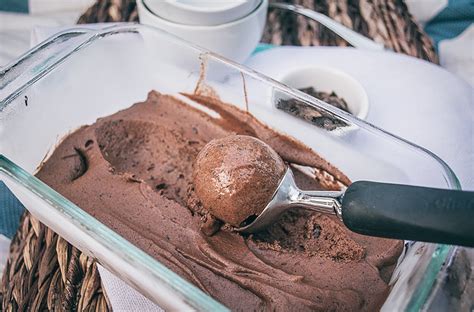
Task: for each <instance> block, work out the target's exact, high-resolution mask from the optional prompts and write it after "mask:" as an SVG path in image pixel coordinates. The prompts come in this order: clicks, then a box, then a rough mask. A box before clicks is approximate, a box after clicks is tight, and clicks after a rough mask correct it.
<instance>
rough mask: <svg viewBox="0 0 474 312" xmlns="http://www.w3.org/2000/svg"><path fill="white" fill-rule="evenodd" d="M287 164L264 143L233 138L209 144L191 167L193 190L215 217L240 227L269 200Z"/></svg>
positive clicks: (255, 214) (245, 138)
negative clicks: (192, 168) (192, 169)
mask: <svg viewBox="0 0 474 312" xmlns="http://www.w3.org/2000/svg"><path fill="white" fill-rule="evenodd" d="M285 171H286V165H285V163H284V162H283V160H282V159H281V158H280V156H279V155H278V154H277V153H276V152H275V151H274V150H273V149H272V148H271V147H270V146H268V145H267V144H266V143H264V142H262V141H260V140H259V139H256V138H254V137H251V136H245V135H232V136H227V137H224V138H220V139H215V140H212V141H211V142H209V143H208V144H207V145H206V146H205V147H204V148H203V149H202V150H201V151H200V153H199V154H198V156H197V159H196V161H195V164H194V174H193V181H194V189H195V192H196V194H197V195H198V197H199V199H200V200H201V202H202V204H203V206H204V207H205V208H206V209H207V210H209V212H210V213H211V214H212V215H213V216H214V217H216V218H218V219H220V220H222V221H224V222H226V223H228V224H231V225H233V226H236V227H239V226H240V225H241V224H242V222H244V221H245V220H247V219H248V218H249V217H252V216H255V217H256V216H257V215H259V214H260V213H261V212H262V210H263V209H264V208H265V206H266V205H267V203H268V202H269V201H270V200H271V199H272V196H273V193H275V190H276V189H277V187H278V184H279V183H280V180H281V178H282V177H283V175H284V174H285Z"/></svg>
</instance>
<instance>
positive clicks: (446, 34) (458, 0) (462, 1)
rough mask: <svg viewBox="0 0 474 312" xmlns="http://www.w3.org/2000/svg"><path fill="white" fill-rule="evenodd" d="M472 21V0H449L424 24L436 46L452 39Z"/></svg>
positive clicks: (473, 16) (473, 5)
mask: <svg viewBox="0 0 474 312" xmlns="http://www.w3.org/2000/svg"><path fill="white" fill-rule="evenodd" d="M472 23H474V0H450V1H449V2H448V5H447V6H446V7H445V8H444V9H443V10H442V11H441V12H439V13H438V15H436V16H435V17H434V18H433V19H431V20H430V21H429V22H428V23H427V24H426V25H425V31H426V33H427V34H428V35H429V36H430V37H431V38H432V39H433V40H434V42H435V44H436V46H438V44H439V42H440V41H442V40H445V39H452V38H455V37H457V36H459V34H461V33H462V32H463V31H464V30H466V28H468V27H469V26H470V25H471V24H472Z"/></svg>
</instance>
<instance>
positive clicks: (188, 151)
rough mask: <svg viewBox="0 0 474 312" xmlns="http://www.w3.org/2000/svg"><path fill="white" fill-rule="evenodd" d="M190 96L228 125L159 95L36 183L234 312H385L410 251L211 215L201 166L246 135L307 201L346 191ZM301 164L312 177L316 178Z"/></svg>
mask: <svg viewBox="0 0 474 312" xmlns="http://www.w3.org/2000/svg"><path fill="white" fill-rule="evenodd" d="M187 96H188V98H189V99H190V100H193V101H196V102H198V103H200V104H202V105H205V106H206V107H207V108H209V109H211V110H214V111H216V112H217V113H218V115H219V117H216V116H210V115H209V114H206V113H205V112H203V111H201V110H198V109H196V108H194V107H191V106H190V105H187V104H186V103H184V102H182V101H180V100H178V99H176V98H174V97H172V96H168V95H163V94H160V93H158V92H154V91H153V92H150V93H149V95H148V99H147V100H146V101H145V102H142V103H137V104H134V105H133V106H131V107H130V108H128V109H125V110H123V111H120V112H117V113H115V114H113V115H111V116H108V117H105V118H101V119H99V120H97V121H96V123H94V124H93V125H89V126H83V127H81V128H80V129H78V130H77V131H75V132H74V133H72V134H70V135H69V136H68V137H66V138H65V139H64V140H63V141H62V142H61V144H60V145H59V146H58V147H57V148H56V149H55V151H54V152H53V154H52V155H51V157H50V158H49V159H48V160H47V161H46V162H45V163H44V164H43V166H42V167H41V169H40V171H39V172H38V173H37V176H38V178H40V179H41V180H42V181H44V182H45V183H47V184H48V185H50V186H51V187H52V188H53V189H55V190H57V191H58V192H59V193H61V194H62V195H63V196H65V197H66V198H68V199H69V200H71V201H72V202H74V203H75V204H77V205H78V206H79V207H81V208H82V209H84V210H85V211H86V212H88V213H89V214H91V215H92V216H93V217H95V218H97V219H98V220H99V221H101V222H102V223H104V224H105V225H106V226H108V227H110V228H111V229H112V230H114V231H116V232H117V233H118V234H120V235H121V236H123V237H124V238H125V239H127V240H128V241H130V242H131V243H133V244H135V245H136V246H137V247H139V248H141V249H142V250H144V251H145V252H147V253H148V254H150V255H151V256H152V257H154V258H155V259H156V260H158V261H160V262H161V263H163V264H164V265H166V266H167V267H168V268H170V269H171V270H173V271H174V272H176V273H177V274H179V275H180V276H182V277H183V278H184V279H186V280H187V281H189V282H190V283H192V284H194V285H195V286H196V287H198V288H200V289H202V290H203V291H204V292H205V293H207V294H209V295H210V296H212V297H213V298H215V299H216V300H218V301H220V302H222V303H223V304H224V305H226V306H228V307H229V308H231V309H232V310H236V311H249V310H252V311H253V310H257V311H270V310H271V311H274V310H276V311H314V310H320V311H323V310H324V311H327V310H338V311H349V310H350V311H354V310H365V311H367V310H375V309H378V308H379V307H380V306H381V304H382V302H383V301H384V300H385V298H386V296H387V293H388V290H389V286H388V284H387V283H388V280H389V278H390V276H391V274H392V272H393V269H394V266H395V263H396V261H397V259H398V256H399V255H400V253H401V251H402V248H403V242H401V241H396V240H389V239H382V238H371V237H366V236H362V235H358V234H355V233H352V232H350V231H348V230H347V229H346V228H345V227H344V226H343V225H342V224H341V223H340V222H339V221H338V220H337V219H335V218H333V217H332V216H326V215H321V214H318V213H312V212H307V211H299V210H298V211H291V212H287V213H285V214H284V215H283V216H282V217H281V219H280V220H279V221H278V222H276V223H275V224H274V225H272V226H270V227H269V228H268V229H266V230H265V231H263V232H261V233H258V234H255V235H250V236H244V235H241V234H239V233H236V232H234V231H233V230H232V229H230V228H229V227H228V226H227V225H222V223H220V222H219V221H217V220H215V219H214V218H213V217H212V216H210V214H209V212H208V211H207V210H206V209H204V208H203V206H202V204H201V202H200V200H199V199H198V197H197V196H196V194H195V190H194V187H193V164H194V162H195V160H196V157H197V155H198V154H199V152H200V151H201V150H202V149H203V147H204V146H205V145H206V144H207V143H208V142H210V141H212V140H213V139H219V138H224V137H227V136H229V135H235V134H239V135H247V136H252V137H256V138H258V139H260V140H262V141H263V142H265V143H266V144H268V145H269V146H270V147H271V148H272V149H273V150H275V152H276V153H278V155H279V156H280V157H281V158H282V159H283V160H284V161H285V162H286V163H288V164H289V165H290V166H292V168H293V171H294V173H295V179H296V183H297V184H298V186H299V187H301V188H303V189H313V190H317V189H327V190H329V189H339V188H340V187H341V185H348V184H350V181H349V179H348V178H347V177H346V176H345V175H344V174H343V173H342V172H340V171H339V170H338V169H337V168H335V167H334V166H332V165H331V164H330V163H328V162H327V161H326V160H324V159H323V158H321V157H320V156H319V155H318V154H317V153H316V152H315V151H313V150H311V149H310V148H308V147H306V146H305V145H303V144H301V143H299V142H298V141H296V140H294V139H292V138H289V137H287V136H284V135H281V134H279V133H277V132H276V131H274V130H272V129H270V128H268V127H267V126H265V125H264V124H262V123H261V122H259V121H258V120H257V119H256V118H254V117H253V116H251V115H250V114H248V113H246V112H243V111H241V110H239V109H237V108H235V107H234V106H232V105H228V104H225V103H221V102H220V101H218V100H215V99H211V98H206V97H202V96H197V95H187ZM295 164H297V165H300V166H306V167H311V168H314V171H315V176H316V178H311V177H309V176H307V175H306V174H303V173H302V172H300V171H298V170H297V169H295V168H294V165H295ZM312 170H313V169H312Z"/></svg>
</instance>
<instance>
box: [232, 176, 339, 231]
mask: <svg viewBox="0 0 474 312" xmlns="http://www.w3.org/2000/svg"><path fill="white" fill-rule="evenodd" d="M343 195H344V191H302V190H300V189H299V188H298V187H297V186H296V183H295V179H294V176H293V172H292V171H291V169H290V168H288V169H287V170H286V172H285V175H284V176H283V178H282V179H281V181H280V184H279V185H278V188H277V189H276V190H275V193H274V194H273V197H272V199H271V201H270V202H269V203H268V204H267V206H266V207H265V209H264V210H263V211H262V213H260V214H259V215H258V216H257V217H256V218H255V220H253V221H252V222H251V223H249V224H246V225H244V226H241V227H240V228H238V229H237V231H238V232H242V233H255V232H258V231H261V230H263V229H265V228H266V227H268V226H269V225H271V224H273V223H275V222H276V221H277V220H278V218H279V217H280V215H281V214H282V213H284V212H285V211H287V210H288V209H293V208H295V207H299V208H306V209H309V210H312V211H316V212H322V213H327V214H335V215H337V216H338V217H339V218H340V219H341V218H342V214H341V211H342V210H341V199H342V196H343Z"/></svg>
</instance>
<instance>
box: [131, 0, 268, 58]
mask: <svg viewBox="0 0 474 312" xmlns="http://www.w3.org/2000/svg"><path fill="white" fill-rule="evenodd" d="M137 6H138V16H139V18H140V23H142V24H146V25H150V26H154V27H157V28H161V29H163V30H165V31H167V32H169V33H172V34H174V35H176V36H178V37H181V38H183V39H185V40H188V41H190V42H192V43H195V44H197V45H199V46H201V47H204V48H206V49H208V50H210V51H213V52H216V53H218V54H220V55H222V56H224V57H227V58H229V59H230V60H233V61H235V62H239V63H243V62H244V61H245V60H246V59H247V58H248V57H249V56H250V54H252V51H253V50H254V49H255V47H256V46H257V45H258V43H259V42H260V39H261V37H262V33H263V29H264V27H265V21H266V18H267V9H268V0H263V1H262V2H261V3H260V5H259V6H258V7H257V8H256V9H255V10H254V11H253V12H251V13H250V14H248V15H247V16H245V17H243V18H241V19H239V20H236V21H233V22H230V23H226V24H222V25H217V26H192V25H183V24H178V23H173V22H170V21H168V20H165V19H163V18H161V17H159V16H157V15H155V14H153V13H152V12H151V11H150V10H149V9H148V7H146V6H145V5H144V3H143V0H138V1H137Z"/></svg>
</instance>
